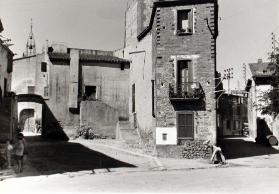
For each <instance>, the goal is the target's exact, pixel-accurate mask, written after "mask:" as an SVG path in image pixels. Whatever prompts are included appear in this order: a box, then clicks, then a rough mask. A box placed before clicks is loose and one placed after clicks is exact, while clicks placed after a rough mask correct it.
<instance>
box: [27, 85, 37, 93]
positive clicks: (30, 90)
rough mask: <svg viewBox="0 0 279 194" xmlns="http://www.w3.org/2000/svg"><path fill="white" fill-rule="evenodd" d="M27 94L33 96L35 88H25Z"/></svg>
mask: <svg viewBox="0 0 279 194" xmlns="http://www.w3.org/2000/svg"><path fill="white" fill-rule="evenodd" d="M27 90H28V91H27V93H28V94H35V86H27Z"/></svg>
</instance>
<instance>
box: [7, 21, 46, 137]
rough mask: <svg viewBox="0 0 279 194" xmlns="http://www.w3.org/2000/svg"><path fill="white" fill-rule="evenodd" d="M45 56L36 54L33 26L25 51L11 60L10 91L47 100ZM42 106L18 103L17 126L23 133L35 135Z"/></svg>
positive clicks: (40, 117)
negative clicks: (12, 68) (12, 70)
mask: <svg viewBox="0 0 279 194" xmlns="http://www.w3.org/2000/svg"><path fill="white" fill-rule="evenodd" d="M44 61H45V55H44V54H37V53H36V44H35V37H34V34H33V25H32V23H31V26H30V33H29V35H28V38H27V41H26V51H25V52H24V53H23V56H22V57H21V58H16V59H14V60H13V66H14V72H13V76H12V85H11V88H12V91H13V92H15V93H16V94H17V95H24V94H29V95H34V94H36V95H39V96H42V98H43V99H47V98H48V93H47V88H48V77H49V75H48V73H47V71H46V69H45V68H46V67H45V63H44ZM42 108H43V105H42V104H41V103H38V102H34V101H23V102H21V101H19V102H18V118H19V120H18V126H19V128H20V129H21V130H22V131H24V132H25V133H37V132H38V129H37V128H39V127H38V126H37V125H40V124H42V114H43V112H42Z"/></svg>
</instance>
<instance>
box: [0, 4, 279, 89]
mask: <svg viewBox="0 0 279 194" xmlns="http://www.w3.org/2000/svg"><path fill="white" fill-rule="evenodd" d="M128 1H129V0H0V18H1V20H2V23H3V25H4V28H5V31H4V32H3V33H2V35H4V36H5V37H8V38H11V39H12V43H13V44H14V46H12V47H11V49H12V50H13V51H14V52H15V53H17V54H18V55H17V56H16V57H20V56H22V53H23V52H24V51H25V44H26V40H27V36H28V34H29V32H30V19H31V18H32V19H33V32H34V34H35V40H36V46H37V52H40V51H41V49H42V45H43V44H44V43H45V42H46V40H49V41H50V42H63V43H66V45H67V46H69V47H75V48H88V49H99V50H116V49H118V48H122V47H123V39H124V24H125V21H124V15H125V9H126V5H127V2H128ZM272 32H273V33H275V34H276V35H277V39H278V40H279V2H278V0H219V37H218V41H217V70H218V71H219V72H221V73H222V74H224V70H225V69H227V68H234V79H233V80H231V86H230V87H231V89H234V88H238V87H240V89H242V88H243V87H244V83H245V82H244V74H243V64H244V63H245V64H248V63H251V62H257V60H258V59H259V58H262V59H263V60H265V61H266V60H268V52H270V51H271V33H272ZM249 77H251V75H250V74H249V71H248V75H247V78H249ZM224 86H225V87H227V83H226V81H225V82H224Z"/></svg>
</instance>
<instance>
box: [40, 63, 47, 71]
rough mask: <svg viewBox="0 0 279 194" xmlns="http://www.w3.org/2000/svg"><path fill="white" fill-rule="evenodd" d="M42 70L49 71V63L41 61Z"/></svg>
mask: <svg viewBox="0 0 279 194" xmlns="http://www.w3.org/2000/svg"><path fill="white" fill-rule="evenodd" d="M41 72H47V63H46V62H42V63H41Z"/></svg>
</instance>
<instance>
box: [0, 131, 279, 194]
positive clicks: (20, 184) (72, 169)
mask: <svg viewBox="0 0 279 194" xmlns="http://www.w3.org/2000/svg"><path fill="white" fill-rule="evenodd" d="M26 140H27V143H28V152H29V154H28V159H27V160H26V161H25V168H24V172H23V173H22V174H18V175H17V177H14V178H10V179H6V180H3V181H1V182H0V188H1V194H2V193H19V192H20V193H90V192H186V193H196V192H199V193H200V192H201V193H278V192H277V190H278V178H279V164H278V160H279V154H278V152H275V150H273V149H270V148H266V147H262V146H260V145H255V144H253V143H252V142H249V141H247V142H246V144H245V141H244V140H243V141H241V139H227V140H224V141H226V143H227V144H229V145H230V146H229V148H230V149H227V150H225V154H230V153H234V149H238V150H240V148H241V149H242V152H241V151H239V152H238V153H243V152H245V150H249V149H250V148H251V146H252V147H253V148H255V147H254V146H256V147H257V148H258V149H254V155H253V156H247V157H246V156H245V155H242V156H240V155H239V156H238V157H231V158H229V160H228V163H229V164H228V165H225V166H218V165H211V164H208V162H207V161H199V160H178V159H163V158H159V159H158V160H159V163H160V164H161V165H163V166H164V169H159V168H158V163H156V162H155V161H154V157H151V156H150V157H149V156H145V155H144V154H138V153H134V154H132V151H129V150H126V151H121V149H119V148H117V146H116V143H115V145H113V144H112V145H109V144H108V143H106V142H108V140H105V141H98V140H95V141H94V140H93V141H86V140H74V141H71V142H57V141H49V140H48V141H46V140H44V139H41V137H39V136H36V137H26ZM112 142H113V141H112ZM240 142H241V145H242V147H239V145H240V144H239V143H240ZM101 143H103V144H104V145H102V144H101ZM105 144H107V145H105ZM245 146H246V147H245ZM267 150H272V153H271V152H270V153H268V151H267ZM264 152H266V153H267V154H264ZM15 185H16V186H15Z"/></svg>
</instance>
